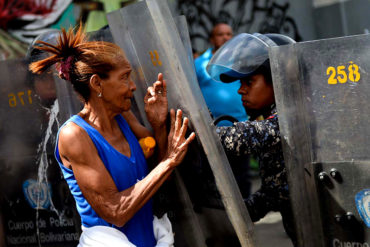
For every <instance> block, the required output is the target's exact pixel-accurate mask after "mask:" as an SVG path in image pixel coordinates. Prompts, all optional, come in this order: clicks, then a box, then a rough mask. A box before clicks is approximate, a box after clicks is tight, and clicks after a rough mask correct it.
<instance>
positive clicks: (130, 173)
mask: <svg viewBox="0 0 370 247" xmlns="http://www.w3.org/2000/svg"><path fill="white" fill-rule="evenodd" d="M115 119H116V121H117V123H118V125H119V127H120V129H121V131H122V133H123V135H124V136H125V137H126V139H127V141H128V143H129V145H130V150H131V157H127V156H125V155H123V154H121V153H120V152H118V151H117V150H116V149H115V148H114V147H113V146H111V145H110V144H109V143H108V141H107V140H105V139H104V137H103V136H102V135H101V134H100V133H99V132H98V131H97V130H96V129H94V128H93V127H92V126H91V125H89V124H88V123H87V122H86V121H85V120H83V118H81V117H80V116H78V115H74V116H72V117H71V118H70V119H69V120H68V121H67V122H65V123H64V124H63V126H62V127H61V128H60V129H59V132H60V130H61V129H62V128H63V127H64V125H66V124H67V123H69V122H73V123H75V124H77V125H78V126H80V127H81V128H83V129H84V130H85V131H86V132H87V134H88V135H89V136H90V138H91V140H92V141H93V143H94V145H95V147H96V149H97V150H98V154H99V156H100V158H101V160H102V161H103V163H104V165H105V167H106V169H107V170H108V172H109V174H110V175H111V177H112V178H113V181H114V183H115V184H116V186H117V189H118V190H119V191H122V190H125V189H128V188H129V187H131V186H133V185H134V184H136V183H137V181H139V180H141V179H143V178H144V177H145V176H146V175H147V174H148V171H147V164H146V160H145V158H144V155H143V152H142V149H141V147H140V145H139V143H138V141H137V139H136V137H135V135H134V134H133V133H132V131H131V129H130V127H129V125H128V124H127V122H126V120H125V119H124V118H123V117H122V116H121V115H117V116H116V117H115ZM59 132H58V136H57V140H56V147H55V157H56V159H57V161H58V163H59V166H60V168H61V169H62V172H63V175H64V178H65V180H66V181H67V183H68V186H69V189H70V190H71V193H72V195H73V196H74V198H75V200H76V205H77V211H78V212H79V214H80V216H81V222H82V225H83V226H85V227H92V226H110V227H114V228H116V229H118V230H120V231H121V232H123V233H124V234H125V235H126V236H127V238H128V239H129V241H130V242H132V243H133V244H135V245H136V246H138V247H153V246H155V245H156V240H155V238H154V231H153V212H152V204H151V201H149V202H148V203H146V204H145V205H144V206H143V207H142V208H141V209H140V210H139V211H138V212H137V213H136V214H135V215H134V216H133V217H132V218H131V219H130V220H129V221H128V222H127V223H126V224H125V225H124V226H123V227H117V226H115V225H113V224H110V223H108V222H106V221H105V220H103V219H102V218H100V217H99V216H98V215H97V213H96V212H95V211H94V209H93V208H92V207H91V206H90V204H89V203H88V202H87V201H86V199H85V197H84V196H83V194H82V192H81V190H80V187H79V186H78V184H77V181H76V178H75V176H74V174H73V171H72V170H71V169H68V168H67V167H65V166H64V165H63V164H62V161H61V159H60V155H59V150H58V139H59Z"/></svg>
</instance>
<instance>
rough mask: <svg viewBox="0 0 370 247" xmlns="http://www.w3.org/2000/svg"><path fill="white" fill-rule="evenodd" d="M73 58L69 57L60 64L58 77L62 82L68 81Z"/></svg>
mask: <svg viewBox="0 0 370 247" xmlns="http://www.w3.org/2000/svg"><path fill="white" fill-rule="evenodd" d="M72 61H73V56H69V57H68V58H67V59H65V60H62V61H61V62H60V67H59V77H61V78H62V79H64V80H67V81H69V80H70V73H69V72H70V70H71V67H72Z"/></svg>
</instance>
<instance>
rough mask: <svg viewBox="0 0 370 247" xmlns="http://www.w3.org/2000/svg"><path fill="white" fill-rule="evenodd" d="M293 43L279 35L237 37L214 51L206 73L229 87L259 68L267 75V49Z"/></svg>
mask: <svg viewBox="0 0 370 247" xmlns="http://www.w3.org/2000/svg"><path fill="white" fill-rule="evenodd" d="M293 43H295V41H294V40H293V39H291V38H290V37H288V36H285V35H282V34H260V33H254V34H248V33H241V34H239V35H237V36H235V37H234V38H232V39H231V40H229V41H228V42H226V43H225V44H224V45H223V46H222V47H221V48H220V49H218V50H217V52H216V53H215V54H214V56H213V57H212V58H211V60H210V62H209V63H208V65H207V72H208V74H209V75H210V76H211V78H212V79H214V80H216V81H221V82H225V83H229V82H233V81H236V80H240V79H243V78H245V77H248V76H250V75H252V74H253V73H255V72H256V71H257V70H259V69H260V68H264V69H265V70H266V69H267V70H268V71H270V61H269V55H268V48H269V47H272V46H279V45H286V44H293Z"/></svg>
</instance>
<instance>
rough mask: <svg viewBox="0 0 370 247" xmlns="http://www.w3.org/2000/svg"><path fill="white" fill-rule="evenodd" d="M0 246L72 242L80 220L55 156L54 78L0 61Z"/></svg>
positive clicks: (18, 63)
mask: <svg viewBox="0 0 370 247" xmlns="http://www.w3.org/2000/svg"><path fill="white" fill-rule="evenodd" d="M0 73H1V79H0V81H1V90H0V93H1V99H2V101H1V104H0V113H1V115H0V116H1V120H0V132H1V134H0V136H1V139H0V220H1V221H0V231H1V232H0V246H61V245H62V246H76V245H77V244H78V239H79V236H80V232H81V223H80V219H79V216H78V213H77V211H76V210H75V202H74V199H73V197H72V196H71V195H70V193H69V188H68V185H67V184H66V183H65V181H64V179H63V176H62V175H61V172H60V168H59V166H58V164H57V162H56V161H55V159H54V142H55V134H56V133H57V130H58V128H59V123H60V121H59V119H58V112H59V104H58V101H57V100H56V88H55V84H54V77H53V76H52V75H51V74H44V75H31V73H30V72H29V71H28V62H26V61H24V60H8V61H3V62H1V63H0Z"/></svg>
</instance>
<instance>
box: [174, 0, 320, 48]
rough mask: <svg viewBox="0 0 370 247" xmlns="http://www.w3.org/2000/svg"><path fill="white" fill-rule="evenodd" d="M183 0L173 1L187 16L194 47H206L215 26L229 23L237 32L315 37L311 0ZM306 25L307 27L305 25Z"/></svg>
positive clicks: (176, 7) (306, 38)
mask: <svg viewBox="0 0 370 247" xmlns="http://www.w3.org/2000/svg"><path fill="white" fill-rule="evenodd" d="M296 2H297V1H292V0H291V1H289V0H262V1H261V0H218V1H210V0H198V1H192V0H179V1H172V4H173V5H174V8H175V10H176V11H178V12H179V14H182V15H185V16H186V18H187V21H188V25H189V32H190V36H191V40H192V45H193V49H194V50H195V51H197V52H202V51H203V50H205V49H206V48H207V47H208V45H209V43H208V39H209V34H210V32H211V29H212V27H213V26H214V25H215V24H216V23H219V22H225V23H227V24H229V25H230V26H231V27H232V28H233V30H234V32H235V33H241V32H252V33H253V32H260V33H283V34H286V35H288V36H290V37H292V38H293V39H295V40H297V41H302V40H310V39H314V38H315V34H314V26H313V19H312V12H311V11H312V2H311V1H309V0H305V1H299V4H298V3H296ZM303 27H304V28H303Z"/></svg>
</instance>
